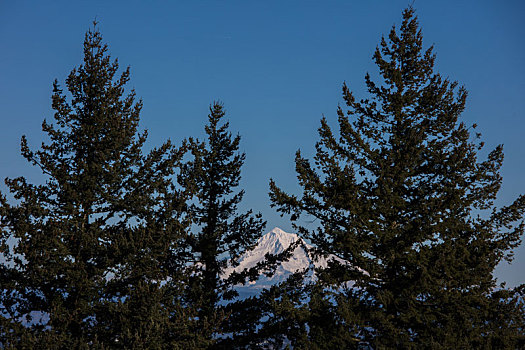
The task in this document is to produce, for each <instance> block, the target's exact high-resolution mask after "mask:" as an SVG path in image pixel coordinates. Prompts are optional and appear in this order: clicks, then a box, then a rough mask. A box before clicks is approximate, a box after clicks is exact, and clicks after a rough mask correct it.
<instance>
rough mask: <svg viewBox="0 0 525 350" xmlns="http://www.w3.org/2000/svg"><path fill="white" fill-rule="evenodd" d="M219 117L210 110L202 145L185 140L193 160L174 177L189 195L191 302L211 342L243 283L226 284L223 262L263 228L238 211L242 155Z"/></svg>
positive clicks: (216, 109) (220, 112) (216, 108)
mask: <svg viewBox="0 0 525 350" xmlns="http://www.w3.org/2000/svg"><path fill="white" fill-rule="evenodd" d="M224 115H225V112H224V109H223V106H222V105H221V104H220V103H217V102H216V103H214V104H213V105H212V106H211V107H210V114H209V115H208V121H209V122H208V124H207V125H206V126H205V131H206V135H207V140H206V142H201V141H199V140H196V139H192V138H190V140H189V148H190V150H191V154H192V159H191V160H189V161H187V162H186V163H185V164H184V166H183V168H182V171H181V175H180V176H179V183H180V184H181V185H182V187H183V188H185V189H186V191H187V192H188V193H190V194H191V195H192V196H193V197H192V202H191V205H190V206H189V212H190V215H191V218H192V220H193V223H194V227H193V231H192V234H191V235H190V237H189V238H188V241H189V245H190V246H191V252H192V256H191V262H192V264H193V266H194V268H195V269H196V271H195V273H194V280H193V282H192V286H193V292H192V293H193V297H192V298H193V300H194V301H195V303H196V305H199V319H200V321H201V322H202V325H203V327H204V328H203V329H206V330H207V332H208V333H207V334H208V337H209V338H210V339H212V337H213V335H214V333H219V332H221V330H220V329H221V323H222V322H224V321H225V320H226V316H227V311H226V308H225V307H222V306H221V304H220V303H221V302H222V301H228V300H231V299H232V298H233V297H234V296H235V295H236V293H235V292H234V291H233V289H232V286H233V284H234V283H237V282H239V281H241V280H243V278H241V279H235V280H234V279H233V278H232V279H228V278H226V277H228V276H224V275H223V272H224V270H225V268H226V267H227V266H228V263H230V264H231V266H236V264H237V260H238V258H239V257H240V255H241V254H242V253H243V252H245V251H246V250H248V249H250V248H252V247H253V246H254V244H255V241H256V239H257V238H258V237H259V236H260V235H261V233H262V230H263V229H264V226H265V222H264V221H263V220H262V219H261V215H260V214H257V215H252V211H251V210H250V211H248V212H246V213H239V212H238V205H239V203H240V202H241V201H242V198H243V195H244V190H240V191H238V192H235V188H236V187H238V186H239V181H240V179H241V167H242V165H243V163H244V160H245V155H244V153H239V152H238V150H239V143H240V136H239V135H237V136H235V137H233V136H232V135H231V133H230V132H229V131H228V127H229V123H228V122H225V123H223V122H222V120H223V118H224ZM243 276H244V275H243ZM236 277H239V276H236ZM229 309H231V307H230V308H229ZM241 312H242V311H241Z"/></svg>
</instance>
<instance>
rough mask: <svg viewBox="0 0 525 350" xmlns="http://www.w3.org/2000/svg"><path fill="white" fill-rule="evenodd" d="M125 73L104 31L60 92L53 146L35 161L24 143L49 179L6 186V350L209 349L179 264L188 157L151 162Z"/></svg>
mask: <svg viewBox="0 0 525 350" xmlns="http://www.w3.org/2000/svg"><path fill="white" fill-rule="evenodd" d="M118 68H119V65H118V62H117V60H114V61H113V60H111V58H110V56H109V55H108V54H107V46H106V45H105V44H103V42H102V37H101V34H100V33H99V31H98V30H97V28H96V24H95V27H94V29H93V30H89V31H88V32H87V33H86V36H85V40H84V61H83V64H82V65H81V66H80V67H78V68H76V69H73V71H72V72H71V73H70V74H69V76H68V78H67V79H66V87H67V91H68V92H69V95H66V92H64V91H63V90H62V89H61V87H60V86H59V84H58V83H57V82H56V81H55V83H54V84H53V95H52V107H53V109H54V111H55V114H54V120H55V123H54V124H50V123H48V122H47V121H45V120H44V122H43V124H42V130H43V131H44V132H45V133H46V134H47V136H48V137H49V142H44V143H43V144H42V146H41V148H40V149H39V150H36V151H33V150H31V149H30V148H29V146H28V143H27V141H26V138H25V137H22V143H21V149H22V155H23V156H24V157H25V158H26V159H27V160H28V161H29V162H30V163H32V164H33V165H35V166H37V167H38V168H40V170H41V171H42V173H43V174H44V175H45V176H46V177H47V179H46V182H45V183H44V184H41V185H36V184H30V183H29V182H28V181H27V180H26V179H25V178H24V177H19V178H16V179H7V180H6V184H7V186H8V188H9V190H10V192H11V194H12V195H13V196H14V202H15V203H14V204H13V203H12V201H8V200H7V199H6V198H5V196H2V198H1V201H0V218H1V228H2V231H1V240H0V243H1V244H2V245H1V248H2V253H3V255H4V256H5V259H6V261H5V262H4V261H3V262H2V263H1V270H0V272H1V275H0V277H1V278H2V283H1V287H0V288H1V289H2V294H1V297H2V300H1V301H0V317H1V323H0V326H1V327H2V328H1V329H0V339H1V341H0V347H3V348H10V347H16V348H32V347H36V346H37V345H38V347H39V348H50V349H52V348H88V347H90V348H91V347H106V348H107V347H109V348H161V347H166V348H168V347H169V348H176V347H182V348H191V347H193V348H194V347H198V346H204V345H202V344H204V343H202V342H201V341H200V339H199V332H198V328H195V327H193V325H192V321H191V320H192V319H194V316H195V315H194V314H192V309H191V307H189V306H188V305H189V304H188V303H186V302H185V301H183V300H182V299H181V295H183V290H184V288H186V287H185V283H183V282H184V281H185V279H186V278H187V276H186V275H185V274H186V268H185V266H184V261H182V262H180V261H178V260H177V259H178V257H179V256H181V254H182V253H183V252H184V251H185V247H186V246H185V232H186V231H187V226H188V223H187V218H186V215H185V213H186V207H185V203H186V198H185V197H184V194H183V193H182V192H179V191H177V190H176V189H175V187H174V186H173V177H174V176H175V172H176V169H177V165H178V164H179V161H180V159H181V157H182V155H183V153H184V149H181V150H179V149H177V148H175V147H173V146H172V145H171V143H170V142H167V143H165V144H163V145H162V146H161V147H159V148H155V149H153V150H152V151H151V152H149V153H147V154H144V153H143V151H142V149H143V146H144V143H145V141H146V136H147V134H146V132H143V133H139V131H138V125H139V114H140V110H141V107H142V102H141V101H138V102H137V101H136V99H135V92H134V91H133V90H131V91H130V92H129V93H127V94H126V91H125V85H126V83H127V82H128V80H129V76H130V72H129V68H128V69H126V70H124V71H123V72H122V73H121V74H120V75H117V72H118ZM10 243H11V244H10ZM35 316H38V317H35Z"/></svg>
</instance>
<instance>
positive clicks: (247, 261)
mask: <svg viewBox="0 0 525 350" xmlns="http://www.w3.org/2000/svg"><path fill="white" fill-rule="evenodd" d="M297 240H301V241H302V243H303V245H304V246H305V247H306V248H307V249H309V248H311V246H310V245H308V244H307V243H306V242H304V241H303V240H302V239H301V238H300V237H299V236H298V235H296V234H294V233H288V232H285V231H283V230H281V229H280V228H278V227H275V228H274V229H273V230H271V231H270V232H268V233H267V234H265V235H264V236H262V237H261V238H259V240H258V241H257V245H256V246H255V248H254V249H253V250H251V251H249V252H246V253H245V254H244V255H243V256H242V257H241V258H240V260H239V266H237V267H236V268H232V267H230V268H228V269H226V270H225V271H224V276H225V277H227V276H229V275H230V274H231V272H232V271H237V272H240V271H242V270H244V269H245V268H246V269H249V268H251V267H254V266H255V265H256V264H257V263H258V262H261V261H264V256H265V255H266V253H270V254H274V255H275V254H279V253H282V252H283V251H284V250H285V249H286V248H288V247H289V246H290V245H291V244H292V243H294V242H296V241H297ZM331 259H336V260H340V259H338V258H337V257H335V256H329V257H327V258H322V257H321V258H319V259H318V260H317V261H314V260H313V259H312V257H311V256H310V254H309V253H308V252H307V251H306V250H305V249H304V248H303V247H302V246H301V245H299V246H298V247H297V248H295V250H294V251H293V255H292V257H291V258H290V259H289V260H288V261H284V262H283V263H281V264H280V265H279V266H278V267H277V269H276V271H275V274H274V275H273V276H272V277H271V278H269V277H266V276H264V275H261V276H260V277H259V279H258V280H257V281H255V282H250V283H249V284H248V285H245V286H238V287H237V288H236V289H237V290H238V292H239V294H240V295H241V297H243V296H250V295H254V294H257V293H258V292H260V291H261V289H263V288H268V287H270V286H271V285H274V284H276V283H279V282H283V281H285V280H286V279H287V278H288V277H289V276H290V275H291V274H292V273H294V272H296V271H302V270H304V269H309V268H311V271H310V272H309V274H308V275H307V276H308V279H312V278H315V276H314V274H313V273H312V271H313V268H314V267H326V266H327V264H328V261H329V260H331Z"/></svg>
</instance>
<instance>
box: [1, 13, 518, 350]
mask: <svg viewBox="0 0 525 350" xmlns="http://www.w3.org/2000/svg"><path fill="white" fill-rule="evenodd" d="M373 59H374V61H375V63H376V65H377V67H378V69H379V81H375V80H373V79H372V78H371V76H370V75H368V74H367V75H366V76H365V83H366V87H367V90H368V97H367V98H363V99H356V97H355V96H354V94H353V93H352V92H351V90H350V89H349V87H348V86H347V85H346V84H344V85H343V88H342V95H343V100H344V102H345V106H344V108H343V107H339V108H338V110H337V116H338V133H335V132H334V131H333V130H332V128H331V126H330V123H329V121H328V120H327V119H325V118H323V119H322V120H321V126H320V128H319V141H318V142H317V143H316V145H315V150H316V153H315V156H314V157H313V160H309V159H307V158H305V157H304V156H303V155H302V153H301V152H300V151H298V152H297V154H296V160H295V168H296V172H297V178H298V182H299V185H300V188H301V193H299V194H288V193H287V192H285V191H284V190H283V189H281V188H280V187H278V185H277V183H276V181H274V180H271V181H270V199H271V201H272V205H273V206H274V207H275V208H276V209H277V211H278V212H280V213H281V214H282V215H288V216H289V217H290V220H291V221H292V222H294V225H295V227H296V229H297V232H298V233H299V234H300V235H301V236H302V237H304V238H306V239H307V240H309V241H310V242H311V243H312V245H313V247H314V248H313V251H311V253H312V254H313V255H314V256H328V255H333V256H336V257H338V258H339V259H336V260H332V262H331V263H329V265H328V267H327V268H325V269H321V270H319V271H316V273H317V274H316V275H317V279H315V280H313V281H310V282H306V280H305V273H306V272H298V273H296V274H294V275H292V276H291V277H290V278H289V279H288V280H287V281H285V282H283V283H280V284H277V285H275V286H273V287H271V288H269V289H266V290H264V291H262V292H261V293H260V295H257V296H254V297H251V298H247V299H243V300H240V299H239V298H237V296H238V295H237V292H236V290H235V288H234V287H235V285H237V284H241V283H247V282H248V281H254V280H256V279H257V277H258V275H259V274H260V273H263V272H264V273H267V274H269V275H271V273H272V270H273V269H274V268H275V266H276V265H278V264H279V263H280V262H281V261H283V260H285V259H288V258H290V256H291V252H292V251H293V249H295V246H292V247H290V248H289V249H288V250H285V251H284V252H283V253H282V254H281V255H279V256H267V260H266V261H265V262H263V263H260V264H258V265H257V266H256V267H254V268H252V269H249V270H244V271H242V272H235V273H232V274H231V275H229V276H225V275H224V272H225V270H226V269H227V268H228V267H232V266H233V267H235V266H237V264H238V259H239V258H240V256H241V255H242V254H243V253H245V252H247V251H249V250H250V249H252V248H253V247H254V245H255V243H256V241H257V239H258V238H259V237H260V236H261V234H262V232H263V230H264V227H265V222H264V221H263V219H262V217H261V215H260V214H254V213H253V212H252V211H251V210H250V211H248V212H245V213H242V212H240V210H239V208H238V206H239V204H240V203H241V201H242V199H243V195H244V190H242V189H237V188H238V187H239V183H240V179H241V167H242V165H243V163H244V160H245V155H244V154H243V153H241V152H239V145H240V141H241V138H240V136H239V135H236V136H234V135H232V134H231V132H230V131H229V124H228V122H226V121H224V118H225V110H224V107H223V105H222V104H221V103H218V102H215V103H213V104H212V105H211V106H210V114H209V116H208V123H207V124H206V126H205V132H206V138H205V140H198V139H195V138H191V137H190V138H188V139H187V140H184V141H182V142H181V144H180V146H178V147H177V146H175V145H174V144H172V143H171V142H170V141H167V142H166V143H164V144H162V145H160V146H159V147H158V148H153V149H151V150H150V151H149V152H146V151H145V150H144V144H145V142H146V139H147V132H142V133H141V132H139V115H140V111H141V107H142V102H141V101H140V100H139V101H137V99H136V96H135V92H134V91H133V90H131V91H127V90H126V84H127V82H128V81H129V79H130V71H129V68H128V69H125V70H124V71H123V72H121V73H119V64H118V62H117V60H112V59H111V57H110V56H109V54H108V53H107V46H106V45H105V44H104V43H103V42H102V37H101V35H100V33H99V32H98V30H97V29H96V25H95V27H94V29H93V30H90V31H88V32H87V33H86V37H85V40H84V62H83V64H82V65H81V66H80V67H78V68H76V69H73V71H72V72H71V73H70V74H69V76H68V77H67V79H66V81H65V86H66V90H63V89H62V88H61V86H60V85H59V84H58V82H57V81H55V82H54V84H53V95H52V107H53V110H54V111H55V114H54V122H53V123H49V122H47V121H45V120H44V122H43V123H42V130H43V132H44V133H46V134H47V136H48V142H45V143H43V144H42V145H41V147H40V148H39V149H38V150H32V149H31V148H30V147H29V143H28V141H27V140H26V138H25V137H22V141H21V152H22V155H23V156H24V157H25V158H26V159H27V160H28V161H29V162H30V163H31V164H33V165H34V166H36V167H38V168H39V169H40V170H41V171H42V173H43V174H44V175H45V176H46V178H47V180H46V182H45V183H43V184H40V185H38V184H31V183H29V182H27V180H26V179H25V178H24V177H19V178H15V179H6V185H7V187H8V190H9V192H10V194H11V196H12V197H13V198H12V199H9V200H8V198H7V197H6V195H1V196H0V229H1V231H0V249H1V251H0V252H1V259H0V281H1V284H0V348H3V349H9V348H49V349H54V348H57V349H58V348H60V349H63V348H125V349H128V348H129V349H139V348H148V349H150V348H170V349H171V348H175V349H193V348H195V349H197V348H282V347H285V346H290V347H293V348H297V349H301V348H308V349H338V348H340V349H343V348H344V349H352V348H356V349H358V348H373V349H383V348H393V349H394V348H395V349H397V348H432V349H433V348H446V349H449V348H520V347H525V336H524V335H523V334H525V316H524V315H525V302H524V292H525V285H522V286H519V287H516V288H513V289H510V288H506V287H505V286H504V285H500V286H498V285H496V280H495V278H494V275H493V273H494V269H495V268H496V266H497V265H498V264H499V263H500V262H501V261H502V260H504V259H505V260H508V261H511V260H512V251H513V249H514V248H516V247H517V246H518V245H519V244H520V243H521V236H522V234H523V231H524V229H525V223H524V220H523V218H524V212H525V196H523V195H521V196H518V198H517V199H516V200H515V201H514V202H513V203H511V204H510V205H508V206H505V207H502V208H497V207H496V206H495V205H494V200H495V198H496V195H497V193H498V191H499V189H500V187H501V183H502V177H501V175H500V169H501V166H502V162H503V148H502V146H498V147H496V148H495V149H494V150H492V151H488V152H487V157H486V159H484V160H480V159H479V156H478V152H479V151H480V150H482V149H483V147H484V144H483V142H480V141H479V135H478V134H474V135H473V134H472V129H473V128H475V127H476V126H475V125H473V126H471V127H470V126H467V125H465V124H464V123H463V122H461V114H462V112H463V111H464V109H465V102H466V97H467V92H466V90H465V89H464V88H463V87H461V86H458V84H457V83H456V82H453V81H450V80H449V79H447V78H443V77H442V76H441V75H440V74H438V73H435V72H434V62H435V54H434V53H433V48H432V47H430V48H427V49H424V46H423V37H422V34H421V30H420V29H419V25H418V22H417V18H416V16H415V14H414V10H413V9H412V8H408V9H407V10H405V11H404V13H403V21H402V24H401V26H400V28H399V29H397V28H395V27H394V28H392V30H391V32H390V34H389V35H388V37H387V38H383V39H382V40H381V42H380V45H379V46H378V48H377V49H376V51H375V53H374V55H373ZM473 136H474V137H473ZM304 218H307V219H311V218H314V219H316V221H315V222H316V223H318V225H317V226H316V227H315V228H314V229H312V228H311V226H310V228H307V227H304V226H301V223H302V222H303V221H301V220H302V219H304Z"/></svg>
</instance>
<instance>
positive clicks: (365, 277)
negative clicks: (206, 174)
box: [270, 8, 525, 348]
mask: <svg viewBox="0 0 525 350" xmlns="http://www.w3.org/2000/svg"><path fill="white" fill-rule="evenodd" d="M435 58H436V56H435V54H434V53H433V47H429V48H427V49H424V47H423V36H422V33H421V30H420V28H419V25H418V21H417V17H416V16H415V13H414V9H412V8H408V9H407V10H405V11H404V13H403V21H402V24H401V26H400V28H399V29H397V28H396V27H393V28H392V30H391V31H390V34H389V35H388V37H387V38H383V39H382V40H381V42H380V45H379V46H378V47H377V49H376V51H375V53H374V55H373V59H374V62H375V64H376V65H377V67H378V70H379V75H378V76H379V79H378V80H374V79H372V77H371V76H370V75H369V74H366V76H365V83H366V87H367V90H368V93H369V95H368V97H366V98H363V99H360V100H359V99H356V97H355V96H354V94H353V93H352V92H351V91H350V89H349V87H348V86H347V85H346V83H345V84H344V85H343V89H342V93H343V99H344V102H345V107H344V108H343V107H339V108H338V110H337V115H338V124H339V125H338V126H339V133H338V134H334V132H333V131H332V129H331V127H330V125H329V122H328V121H327V119H326V118H323V119H322V120H321V126H320V128H319V137H320V140H319V142H317V144H316V154H315V156H314V159H313V161H310V160H308V159H306V158H305V157H303V156H302V154H301V152H300V151H298V152H297V155H296V160H295V165H296V171H297V178H298V181H299V185H300V186H301V188H302V194H301V195H299V196H297V195H291V194H287V193H286V192H284V191H283V190H281V189H280V188H279V187H278V186H277V185H276V183H275V182H274V181H273V180H272V181H271V183H270V187H271V192H270V197H271V199H272V202H273V203H274V206H276V207H277V210H278V211H280V212H281V213H283V214H289V215H290V217H291V220H294V221H295V220H297V219H298V218H299V217H310V218H312V217H313V218H315V219H317V222H318V223H319V226H318V228H316V229H307V228H305V227H300V226H298V230H299V232H301V233H302V234H303V235H304V237H306V238H308V239H309V240H310V241H311V242H312V243H313V244H314V245H315V246H316V247H317V249H318V252H317V253H318V254H334V255H336V256H338V257H339V258H341V259H342V260H344V261H346V262H347V263H348V264H341V263H335V262H334V263H333V264H332V266H330V267H329V268H328V269H326V270H325V271H321V272H320V281H319V283H320V285H321V286H325V287H326V288H328V287H331V288H332V289H330V291H328V289H326V290H325V292H324V294H326V295H325V296H324V297H323V298H322V299H321V300H325V301H326V300H333V304H332V303H329V304H331V305H330V307H333V311H334V312H333V314H332V316H331V318H330V319H331V322H328V321H327V320H323V321H321V320H317V321H312V322H324V325H323V324H322V323H321V324H319V323H318V324H315V325H314V324H310V327H313V328H314V329H315V328H316V327H317V328H322V329H324V331H325V332H326V331H329V330H330V329H332V330H333V329H337V332H338V334H339V335H340V336H341V337H343V338H346V339H345V346H358V345H359V344H363V343H365V344H369V345H371V346H372V347H374V348H383V347H386V348H410V347H415V348H417V347H431V348H440V347H441V348H454V347H465V348H478V347H515V346H518V344H520V346H522V345H523V341H524V338H523V329H524V328H523V326H524V323H523V320H524V319H523V311H524V309H523V299H522V298H521V299H520V296H519V293H518V292H519V289H517V290H515V291H513V290H507V289H504V288H502V287H498V286H496V280H495V278H494V275H493V272H494V269H495V267H496V266H497V264H498V263H499V262H500V261H502V260H503V259H506V260H508V261H510V260H511V259H512V249H513V248H515V247H517V246H518V245H519V244H520V239H521V235H522V234H523V230H524V222H523V214H524V211H525V196H523V195H520V196H518V198H517V199H516V200H515V201H514V202H513V203H511V204H510V205H508V206H505V207H502V208H497V207H496V206H495V205H494V200H495V198H496V195H497V193H498V191H499V189H500V187H501V182H502V177H501V175H500V169H501V165H502V162H503V147H502V146H501V145H500V146H497V147H496V148H495V149H493V150H491V151H489V152H488V154H487V156H486V159H484V160H480V159H479V158H480V156H479V154H480V153H481V154H483V152H484V148H483V147H484V145H483V142H480V141H479V139H478V138H479V136H480V135H479V134H475V133H474V132H473V129H475V128H476V125H472V126H467V125H465V123H464V122H462V121H461V114H462V112H463V111H464V109H465V102H466V98H467V91H466V90H465V88H463V87H461V86H459V85H458V83H456V82H454V81H451V80H449V79H448V78H443V77H442V76H441V75H440V74H439V73H436V72H434V62H435ZM482 150H483V151H482ZM480 151H481V152H480ZM350 282H351V284H349V283H350ZM334 288H335V289H334ZM314 300H317V299H312V302H311V303H313V302H314ZM501 308H504V309H506V310H507V314H506V318H505V319H502V317H501V315H499V314H498V311H496V310H500V309H501ZM312 317H313V316H312ZM311 333H313V332H311ZM330 334H331V335H333V332H330ZM343 334H350V335H352V337H346V335H343ZM336 337H337V335H336ZM311 341H312V342H313V343H315V344H317V346H320V347H321V348H322V347H323V346H322V342H320V341H324V340H323V338H322V337H321V338H318V339H316V338H315V337H314V336H311Z"/></svg>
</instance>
